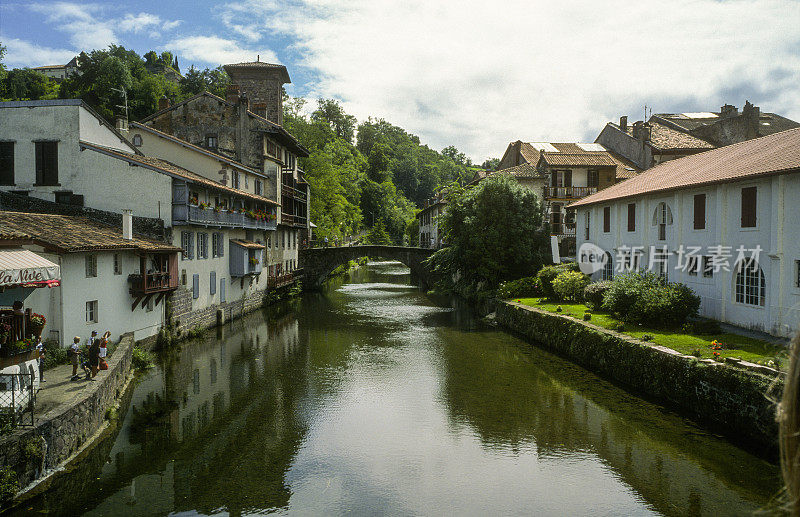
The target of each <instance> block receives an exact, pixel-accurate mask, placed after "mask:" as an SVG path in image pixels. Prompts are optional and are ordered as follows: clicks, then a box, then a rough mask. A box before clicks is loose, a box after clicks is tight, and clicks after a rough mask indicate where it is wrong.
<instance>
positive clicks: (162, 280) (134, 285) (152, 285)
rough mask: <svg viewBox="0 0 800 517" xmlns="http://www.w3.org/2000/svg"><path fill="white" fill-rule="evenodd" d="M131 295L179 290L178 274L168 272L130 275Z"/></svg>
mask: <svg viewBox="0 0 800 517" xmlns="http://www.w3.org/2000/svg"><path fill="white" fill-rule="evenodd" d="M128 281H129V282H130V283H131V293H134V294H151V293H158V292H161V291H169V290H172V289H177V288H178V274H177V272H175V273H174V274H170V273H169V272H167V271H161V272H156V273H148V274H146V275H128Z"/></svg>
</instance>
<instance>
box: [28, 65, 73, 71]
mask: <svg viewBox="0 0 800 517" xmlns="http://www.w3.org/2000/svg"><path fill="white" fill-rule="evenodd" d="M66 67H67V65H42V66H35V67H33V68H31V70H53V69H58V68H66Z"/></svg>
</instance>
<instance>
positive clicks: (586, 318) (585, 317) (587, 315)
mask: <svg viewBox="0 0 800 517" xmlns="http://www.w3.org/2000/svg"><path fill="white" fill-rule="evenodd" d="M591 319H592V313H591V312H589V311H586V312H584V313H583V321H589V320H591Z"/></svg>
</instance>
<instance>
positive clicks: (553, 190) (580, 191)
mask: <svg viewBox="0 0 800 517" xmlns="http://www.w3.org/2000/svg"><path fill="white" fill-rule="evenodd" d="M595 192H597V187H545V188H544V197H545V198H557V199H578V198H582V197H586V196H588V195H590V194H594V193H595Z"/></svg>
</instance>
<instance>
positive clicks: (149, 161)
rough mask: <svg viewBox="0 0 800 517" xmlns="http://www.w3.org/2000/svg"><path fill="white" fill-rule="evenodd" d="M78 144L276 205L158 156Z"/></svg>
mask: <svg viewBox="0 0 800 517" xmlns="http://www.w3.org/2000/svg"><path fill="white" fill-rule="evenodd" d="M80 145H81V147H82V148H84V149H91V150H93V151H97V152H100V153H102V154H105V155H107V156H111V157H112V158H117V159H120V160H124V161H126V162H128V163H131V164H133V165H138V166H140V167H145V168H147V169H150V170H153V171H156V172H161V173H164V174H167V175H169V176H171V177H173V178H180V179H184V180H187V181H190V182H192V183H198V184H200V185H204V186H206V187H210V188H213V189H217V190H221V191H223V192H228V193H230V194H235V195H237V196H242V197H246V198H248V199H252V200H254V201H259V202H262V203H267V204H270V205H276V206H277V205H278V203H276V202H275V201H273V200H271V199H268V198H265V197H264V196H259V195H256V194H251V193H250V192H245V191H244V190H239V189H236V188H232V187H229V186H227V185H223V184H221V183H217V182H216V181H214V180H211V179H208V178H206V177H204V176H200V175H199V174H196V173H194V172H192V171H189V170H186V169H184V168H183V167H179V166H177V165H175V164H174V163H171V162H168V161H166V160H162V159H160V158H154V157H152V156H141V155H134V154H128V153H123V152H121V151H117V150H116V149H111V148H110V147H104V146H102V145H97V144H92V143H89V142H84V141H83V140H81V142H80Z"/></svg>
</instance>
